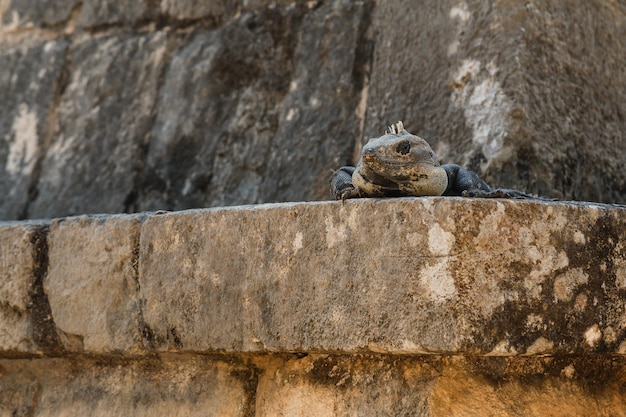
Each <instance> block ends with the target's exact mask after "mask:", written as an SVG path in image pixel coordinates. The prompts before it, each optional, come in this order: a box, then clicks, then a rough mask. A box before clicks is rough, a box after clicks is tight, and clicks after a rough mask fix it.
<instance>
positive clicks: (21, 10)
mask: <svg viewBox="0 0 626 417" xmlns="http://www.w3.org/2000/svg"><path fill="white" fill-rule="evenodd" d="M80 3H81V2H80V1H79V0H52V1H50V0H47V1H44V2H42V1H40V0H9V4H8V6H6V9H4V10H2V7H1V5H0V13H1V12H2V11H4V15H0V17H1V18H2V24H3V25H4V26H7V27H9V28H16V27H20V26H54V25H58V24H60V23H63V22H65V21H66V20H67V19H69V17H70V14H71V13H72V10H73V9H74V8H75V7H77V6H78V5H79V4H80ZM87 3H89V2H87Z"/></svg>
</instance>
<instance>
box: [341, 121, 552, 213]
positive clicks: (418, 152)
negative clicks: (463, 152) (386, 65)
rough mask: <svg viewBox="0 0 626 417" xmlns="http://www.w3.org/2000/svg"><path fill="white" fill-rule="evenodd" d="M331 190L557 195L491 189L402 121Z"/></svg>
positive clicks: (345, 193)
mask: <svg viewBox="0 0 626 417" xmlns="http://www.w3.org/2000/svg"><path fill="white" fill-rule="evenodd" d="M330 192H331V194H332V195H333V197H334V198H335V199H337V200H345V199H347V198H359V197H400V196H418V197H420V196H439V195H444V196H464V197H495V198H523V199H533V200H548V201H549V200H552V199H544V198H542V197H537V196H535V195H532V194H526V193H524V192H521V191H517V190H508V189H499V188H496V189H494V188H491V187H490V186H489V185H487V183H486V182H485V181H483V180H482V178H480V177H479V176H478V174H476V173H475V172H473V171H470V170H469V169H466V168H463V167H461V166H459V165H456V164H446V165H440V164H439V160H438V159H437V156H436V155H435V152H433V150H432V149H431V147H430V145H429V144H428V142H426V141H425V140H424V139H422V138H420V137H419V136H415V135H412V134H410V133H409V132H407V131H406V130H405V129H404V126H403V125H402V122H398V123H395V124H393V125H391V126H389V127H388V128H387V131H386V132H385V134H384V135H383V136H381V137H379V138H374V139H370V141H369V142H368V143H367V144H366V145H365V146H364V147H363V151H362V152H361V158H360V159H359V162H358V164H357V166H356V167H352V166H344V167H341V168H339V169H338V170H337V171H335V172H334V173H333V175H332V178H331V181H330Z"/></svg>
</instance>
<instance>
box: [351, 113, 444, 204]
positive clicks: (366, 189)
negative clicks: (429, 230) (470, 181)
mask: <svg viewBox="0 0 626 417" xmlns="http://www.w3.org/2000/svg"><path fill="white" fill-rule="evenodd" d="M352 182H353V184H354V186H355V187H356V188H358V189H359V190H361V191H362V192H363V193H364V194H365V195H368V196H391V195H412V196H426V195H442V194H443V192H444V191H445V190H446V187H447V185H448V176H447V175H446V172H445V170H444V169H443V168H441V166H440V165H439V161H438V159H437V156H436V155H435V152H433V150H432V149H431V147H430V145H429V144H428V143H427V142H426V141H425V140H424V139H422V138H420V137H419V136H415V135H412V134H410V133H409V132H407V131H406V130H405V129H404V126H403V125H402V122H398V123H396V124H394V125H391V126H389V127H388V128H387V131H386V133H385V134H384V135H383V136H381V137H379V138H375V139H370V140H369V142H367V144H366V145H365V146H364V147H363V151H362V152H361V159H360V160H359V163H358V164H357V167H356V170H355V172H354V174H352Z"/></svg>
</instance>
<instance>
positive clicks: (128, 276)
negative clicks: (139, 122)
mask: <svg viewBox="0 0 626 417" xmlns="http://www.w3.org/2000/svg"><path fill="white" fill-rule="evenodd" d="M625 214H626V210H625V209H624V208H620V207H613V206H605V205H596V204H579V203H563V202H558V203H536V202H525V201H507V200H480V199H475V200H469V199H462V198H402V199H387V200H375V199H364V200H358V201H347V202H345V203H341V202H320V203H288V204H268V205H258V206H241V207H232V208H219V209H206V210H191V211H183V212H176V213H167V214H163V215H154V214H149V213H146V214H142V215H133V216H130V215H118V216H80V217H74V218H65V219H58V220H54V221H52V223H51V226H50V232H49V235H48V246H49V253H48V262H49V266H48V273H47V275H46V276H45V279H44V280H43V288H44V289H45V294H46V295H47V297H48V299H49V303H50V306H49V307H50V310H51V313H52V314H51V316H52V317H51V322H52V323H54V326H56V333H57V335H58V338H57V339H56V340H57V343H58V344H59V345H58V346H52V347H51V346H48V347H47V348H46V349H42V348H41V346H39V347H38V346H37V340H35V338H34V337H33V334H35V333H37V332H38V331H39V329H38V328H37V326H38V324H37V322H36V321H35V322H33V321H32V320H31V321H26V322H27V323H31V327H29V326H22V327H20V329H21V330H19V332H20V335H19V336H15V335H14V336H13V339H12V340H21V342H19V343H17V342H16V343H12V344H10V346H9V345H7V344H4V345H3V346H2V351H3V352H4V353H3V355H5V356H6V354H8V353H7V352H14V351H15V350H16V349H17V350H18V351H20V352H24V353H33V352H34V353H37V352H43V353H46V352H53V353H55V352H56V353H58V352H77V353H88V354H109V353H121V354H133V355H135V354H142V353H149V352H216V351H217V352H229V353H245V352H251V353H254V352H261V353H262V352H318V353H323V352H326V353H329V352H340V353H356V352H379V353H380V352H385V353H392V354H461V355H467V354H470V355H505V356H516V355H586V354H623V353H626V342H624V341H625V338H624V333H625V328H626V321H625V320H624V318H623V317H624V310H625V308H626V297H625V296H626V254H625V252H626V243H625V242H626V215H625ZM15 227H22V226H15V224H12V225H10V226H9V225H6V224H4V225H2V224H0V233H1V234H2V235H3V239H2V242H1V243H0V245H2V248H3V250H2V251H1V252H0V254H1V255H0V256H1V257H2V259H0V260H1V261H2V264H3V265H7V263H8V265H9V266H10V268H8V269H7V268H3V270H9V271H20V269H19V268H23V269H21V271H22V272H20V273H19V274H18V275H19V277H18V278H19V279H24V280H26V281H24V282H30V283H32V282H34V280H32V278H31V277H29V276H28V275H29V274H30V272H28V271H30V270H29V269H28V268H29V265H30V263H31V262H33V261H32V258H28V257H26V258H25V260H24V259H23V257H20V256H16V255H14V254H13V252H11V251H9V250H7V249H6V248H14V249H12V250H17V252H18V254H19V253H22V252H26V253H28V252H29V251H32V248H31V247H30V246H29V243H28V242H29V241H28V239H26V240H22V241H23V242H22V243H23V244H19V245H18V246H15V245H16V243H15V242H20V240H19V239H17V238H16V239H12V238H11V239H4V236H5V235H6V236H9V235H10V233H12V232H10V230H14V229H15ZM23 227H24V228H27V227H28V226H26V225H24V226H23ZM18 237H19V236H18ZM15 248H17V249H15ZM20 265H21V266H20ZM30 268H31V270H32V266H31V267H30ZM18 278H14V277H13V278H12V276H8V278H5V279H4V280H3V282H4V283H5V286H6V283H7V282H11V281H13V280H16V279H18ZM29 280H30V281H29ZM16 282H17V281H16ZM7 288H8V287H7ZM5 293H6V291H3V292H2V297H3V299H2V301H1V304H0V305H1V308H2V310H3V311H4V310H5V309H6V306H7V304H10V301H7V299H6V297H9V296H8V295H7V294H5ZM14 304H15V303H14ZM30 313H32V312H31V311H30V310H29V309H28V308H26V309H25V310H24V311H23V312H22V313H21V314H22V315H23V316H24V315H26V316H27V315H28V314H30ZM7 317H8V316H6V315H3V316H0V318H1V319H2V322H0V328H11V329H12V331H17V327H15V328H12V327H11V323H12V322H11V321H10V320H12V319H10V318H7ZM33 323H34V324H33ZM40 333H41V332H40ZM40 339H41V338H40ZM48 340H55V339H54V338H53V337H49V338H48Z"/></svg>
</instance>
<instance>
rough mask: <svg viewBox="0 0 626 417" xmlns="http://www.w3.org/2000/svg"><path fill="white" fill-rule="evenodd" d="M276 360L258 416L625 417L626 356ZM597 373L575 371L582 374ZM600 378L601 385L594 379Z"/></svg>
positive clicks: (262, 381)
mask: <svg viewBox="0 0 626 417" xmlns="http://www.w3.org/2000/svg"><path fill="white" fill-rule="evenodd" d="M274 362H275V363H274V364H268V365H266V366H265V367H263V368H262V369H263V370H264V372H262V373H261V374H260V378H259V384H258V389H257V408H256V413H257V414H256V415H257V416H259V417H260V416H276V415H285V416H287V415H288V416H293V417H300V416H301V417H305V416H320V417H321V416H353V415H358V416H432V417H444V416H463V417H465V416H476V417H479V416H480V417H483V416H493V417H509V416H511V417H513V416H537V417H540V416H545V415H550V416H563V417H567V416H587V415H594V416H603V415H616V416H624V415H626V411H625V408H624V400H623V396H622V394H621V393H620V391H621V389H620V383H622V382H623V377H622V376H620V372H623V371H624V369H625V368H624V365H625V363H624V361H623V358H620V359H619V360H615V362H613V363H612V361H611V360H608V359H605V358H604V359H603V358H587V359H585V360H581V359H574V358H559V359H555V358H545V359H542V358H535V359H531V358H515V359H505V358H495V357H490V358H479V359H478V358H471V357H447V358H446V357H433V356H430V357H423V356H422V357H415V356H402V355H395V356H387V355H382V356H373V355H309V356H306V357H304V358H299V359H296V358H293V359H291V360H289V361H283V362H278V361H274ZM581 372H582V373H583V374H584V373H585V372H589V373H594V374H595V377H592V376H591V375H589V374H587V375H584V376H583V375H575V374H576V373H581ZM591 380H593V381H594V382H593V383H592V385H593V388H592V387H591V386H590V385H589V382H590V381H591Z"/></svg>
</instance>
